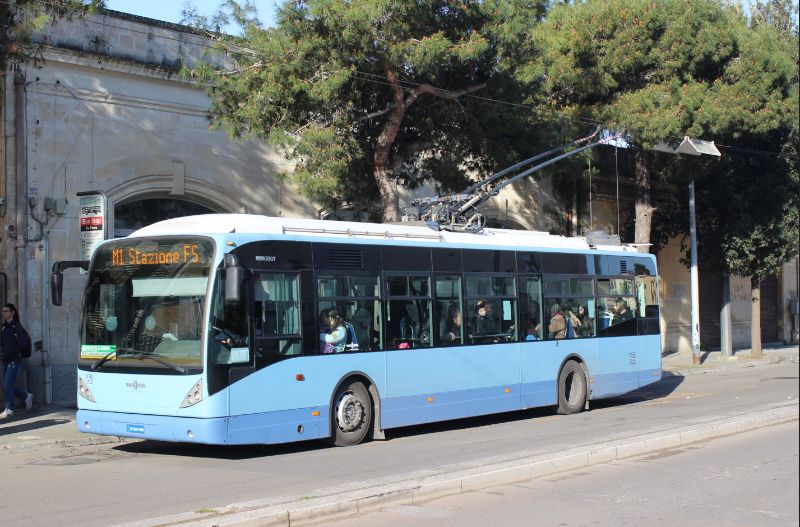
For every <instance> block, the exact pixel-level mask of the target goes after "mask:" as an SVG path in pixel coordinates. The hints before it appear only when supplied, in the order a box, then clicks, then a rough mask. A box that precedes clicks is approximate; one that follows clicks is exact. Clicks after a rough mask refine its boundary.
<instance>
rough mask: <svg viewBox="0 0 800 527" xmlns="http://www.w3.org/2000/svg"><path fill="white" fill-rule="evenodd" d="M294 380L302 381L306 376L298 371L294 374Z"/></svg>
mask: <svg viewBox="0 0 800 527" xmlns="http://www.w3.org/2000/svg"><path fill="white" fill-rule="evenodd" d="M294 380H296V381H304V380H306V376H305V375H303V374H302V373H298V374H297V375H295V376H294Z"/></svg>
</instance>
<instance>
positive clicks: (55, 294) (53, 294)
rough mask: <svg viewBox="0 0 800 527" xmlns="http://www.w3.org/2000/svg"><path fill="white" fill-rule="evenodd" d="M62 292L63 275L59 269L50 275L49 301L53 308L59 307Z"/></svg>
mask: <svg viewBox="0 0 800 527" xmlns="http://www.w3.org/2000/svg"><path fill="white" fill-rule="evenodd" d="M63 291H64V273H62V272H61V269H59V270H57V271H56V270H54V271H53V272H52V273H50V300H51V301H52V302H53V305H54V306H60V305H61V300H62V299H61V296H62V293H63Z"/></svg>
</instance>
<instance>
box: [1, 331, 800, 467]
mask: <svg viewBox="0 0 800 527" xmlns="http://www.w3.org/2000/svg"><path fill="white" fill-rule="evenodd" d="M799 355H800V353H798V347H797V346H780V347H770V348H765V349H764V358H762V359H751V358H750V350H748V349H745V350H739V351H736V352H734V356H733V357H732V358H726V357H722V354H721V353H720V352H719V351H712V352H703V353H701V355H700V357H701V360H702V363H701V364H700V365H693V364H692V354H691V352H683V353H673V354H671V355H668V356H666V357H664V358H663V360H662V367H663V369H664V372H665V375H681V376H683V375H692V374H702V373H713V372H715V371H723V370H729V369H733V368H752V367H758V366H763V365H767V364H773V363H776V362H780V361H794V362H797V361H798V356H799ZM135 441H140V440H139V439H128V438H119V437H111V436H100V435H95V434H84V433H81V432H78V429H77V426H76V424H75V409H74V408H65V407H60V406H44V405H38V404H36V402H35V401H34V407H33V409H32V410H31V411H30V412H26V411H25V410H18V411H16V413H15V414H14V416H13V417H11V418H9V419H4V420H1V421H0V455H2V454H3V453H7V452H16V451H20V450H42V449H52V448H69V447H76V446H86V445H97V444H103V443H123V442H135Z"/></svg>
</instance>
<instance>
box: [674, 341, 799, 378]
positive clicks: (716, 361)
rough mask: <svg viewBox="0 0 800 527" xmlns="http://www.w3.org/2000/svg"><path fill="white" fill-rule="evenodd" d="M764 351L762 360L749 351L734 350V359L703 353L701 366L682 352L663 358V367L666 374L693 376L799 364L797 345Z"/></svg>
mask: <svg viewBox="0 0 800 527" xmlns="http://www.w3.org/2000/svg"><path fill="white" fill-rule="evenodd" d="M762 351H763V357H762V358H760V359H753V358H751V356H750V354H751V350H749V349H741V350H734V352H733V356H732V357H723V356H722V352H721V351H702V352H700V364H692V352H691V351H682V352H679V353H671V354H669V355H666V356H664V357H662V359H661V367H662V369H663V370H664V372H671V373H672V374H673V375H692V374H697V373H711V372H714V371H722V370H728V369H734V368H752V367H754V366H760V365H765V364H774V363H776V362H782V361H794V362H797V361H798V358H799V357H800V348H798V346H797V345H796V344H795V345H788V346H786V345H780V346H769V347H765V348H763V350H762Z"/></svg>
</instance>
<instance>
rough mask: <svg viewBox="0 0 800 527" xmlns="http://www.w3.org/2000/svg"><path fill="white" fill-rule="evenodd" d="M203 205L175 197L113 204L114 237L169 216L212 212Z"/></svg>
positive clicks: (166, 218) (212, 211)
mask: <svg viewBox="0 0 800 527" xmlns="http://www.w3.org/2000/svg"><path fill="white" fill-rule="evenodd" d="M216 212H218V211H215V210H212V209H210V208H208V207H207V206H205V205H201V204H199V203H195V202H193V201H186V200H183V199H175V198H146V199H138V200H133V201H127V202H125V203H120V204H119V205H115V206H114V237H115V238H119V237H122V236H127V235H129V234H130V233H132V232H133V231H135V230H136V229H140V228H142V227H144V226H146V225H150V224H152V223H156V222H158V221H162V220H168V219H171V218H179V217H181V216H192V215H195V214H214V213H216Z"/></svg>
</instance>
